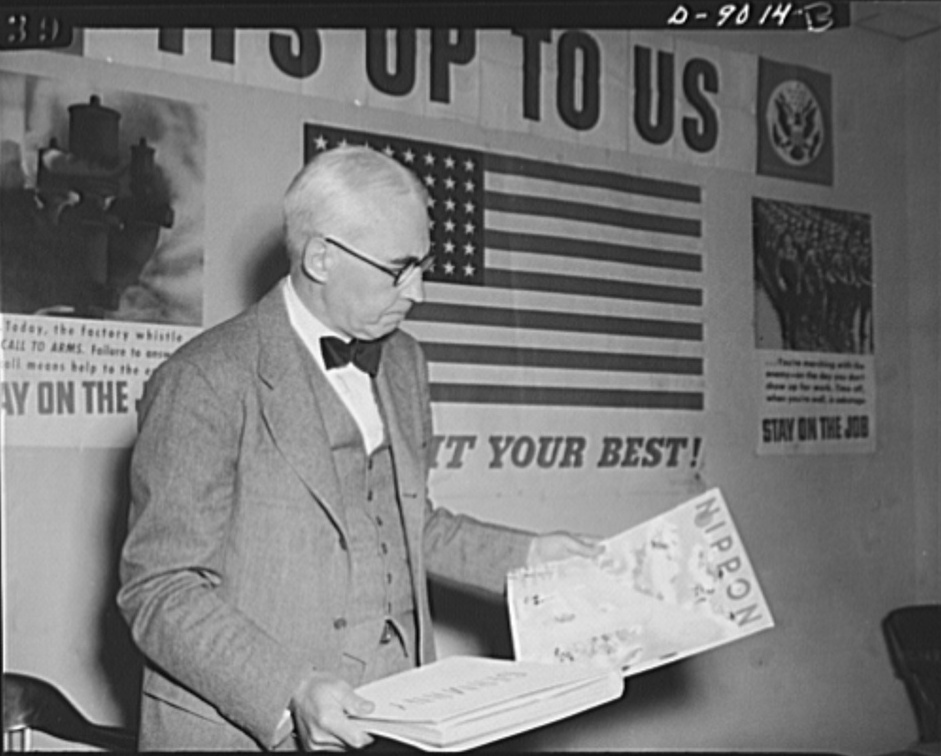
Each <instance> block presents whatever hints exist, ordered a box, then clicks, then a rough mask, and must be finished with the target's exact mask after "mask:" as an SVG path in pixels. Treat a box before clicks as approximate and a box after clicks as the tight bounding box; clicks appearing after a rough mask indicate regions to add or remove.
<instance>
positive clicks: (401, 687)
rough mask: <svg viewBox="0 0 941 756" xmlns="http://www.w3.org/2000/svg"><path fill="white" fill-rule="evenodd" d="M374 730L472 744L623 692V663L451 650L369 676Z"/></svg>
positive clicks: (421, 744) (459, 746)
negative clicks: (617, 666) (566, 662)
mask: <svg viewBox="0 0 941 756" xmlns="http://www.w3.org/2000/svg"><path fill="white" fill-rule="evenodd" d="M356 692H357V694H359V695H360V696H362V697H363V698H365V699H367V700H369V701H372V702H373V703H374V704H375V709H374V710H373V712H372V713H371V714H369V715H368V716H366V717H357V719H359V720H360V721H361V722H362V723H363V724H364V725H365V726H366V729H367V730H368V731H369V732H371V733H373V734H375V735H381V736H382V737H386V738H391V739H393V740H397V741H399V742H402V743H406V744H408V745H412V746H415V747H417V748H420V749H422V750H425V751H464V750H467V749H470V748H476V747H478V746H481V745H484V744H485V743H490V742H492V741H494V740H499V739H501V738H506V737H509V736H511V735H515V734H517V733H520V732H524V731H526V730H530V729H533V728H535V727H540V726H542V725H546V724H549V723H551V722H555V721H557V720H560V719H563V718H565V717H569V716H572V715H573V714H577V713H579V712H582V711H585V710H586V709H591V708H593V707H595V706H599V705H600V704H603V703H606V702H607V701H611V700H613V699H615V698H619V697H620V696H621V694H622V693H623V692H624V680H623V678H622V677H621V676H620V675H619V674H618V673H617V672H616V671H615V670H599V669H597V668H593V667H581V666H569V667H560V666H559V665H555V664H553V665H550V664H537V663H530V662H519V661H513V660H510V659H489V658H485V657H475V656H450V657H447V658H445V659H441V660H439V661H436V662H433V663H431V664H428V665H425V666H423V667H417V668H415V669H411V670H408V671H406V672H402V673H400V674H397V675H392V676H391V677H386V678H383V679H380V680H376V681H375V682H371V683H367V684H366V685H363V686H361V687H359V688H357V690H356Z"/></svg>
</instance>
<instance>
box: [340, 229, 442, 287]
mask: <svg viewBox="0 0 941 756" xmlns="http://www.w3.org/2000/svg"><path fill="white" fill-rule="evenodd" d="M324 241H325V242H327V243H328V244H332V245H333V246H334V247H338V248H339V249H342V250H343V251H344V252H347V253H348V254H351V255H353V257H356V258H358V259H360V260H362V261H363V262H364V263H368V264H369V265H372V266H373V267H374V268H375V269H376V270H381V271H382V272H383V273H385V274H386V275H388V276H392V285H393V286H400V285H401V284H402V282H403V281H405V280H406V279H407V278H408V277H409V276H410V275H411V274H412V273H413V272H415V271H416V270H418V271H421V272H422V273H425V272H426V271H428V270H430V269H431V266H432V265H434V263H435V256H434V252H429V253H428V254H427V255H425V256H424V257H412V258H409V260H408V262H406V263H405V264H404V265H402V266H401V267H398V268H389V267H386V266H385V265H383V264H382V263H381V262H379V261H378V260H375V259H373V258H372V257H370V256H369V255H366V254H363V253H362V252H357V251H356V250H355V249H350V248H349V247H347V246H346V245H345V244H342V243H341V242H338V241H337V240H336V239H334V238H333V237H332V236H325V237H324Z"/></svg>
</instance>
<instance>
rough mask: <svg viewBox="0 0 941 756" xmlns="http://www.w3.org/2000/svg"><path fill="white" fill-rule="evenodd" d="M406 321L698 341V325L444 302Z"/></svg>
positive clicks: (417, 310)
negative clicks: (575, 315) (574, 315)
mask: <svg viewBox="0 0 941 756" xmlns="http://www.w3.org/2000/svg"><path fill="white" fill-rule="evenodd" d="M409 318H410V319H412V320H418V321H423V320H426V321H432V322H439V323H463V324H473V325H487V326H503V327H505V328H538V329H542V330H552V331H576V332H587V333H608V334H612V335H616V336H649V337H651V338H658V339H681V340H686V341H702V334H703V327H702V324H701V323H695V322H682V321H681V322H676V321H669V320H652V319H644V318H607V317H602V316H597V315H584V314H579V315H578V316H577V317H573V315H572V313H570V312H557V311H551V312H550V311H543V310H518V309H511V308H505V307H473V306H467V305H452V304H447V303H444V302H422V303H421V304H418V305H415V307H414V308H412V310H411V312H410V313H409Z"/></svg>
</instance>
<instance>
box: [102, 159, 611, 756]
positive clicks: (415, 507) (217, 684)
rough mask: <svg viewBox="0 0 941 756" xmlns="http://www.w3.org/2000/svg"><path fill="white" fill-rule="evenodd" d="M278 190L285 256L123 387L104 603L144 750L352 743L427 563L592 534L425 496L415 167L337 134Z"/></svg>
mask: <svg viewBox="0 0 941 756" xmlns="http://www.w3.org/2000/svg"><path fill="white" fill-rule="evenodd" d="M284 212H285V235H286V246H287V250H288V254H289V257H290V272H289V275H288V276H287V277H286V278H285V280H284V281H282V282H281V283H279V284H278V285H277V286H275V288H274V289H273V290H272V291H271V292H269V293H268V294H267V295H266V296H265V297H263V298H262V299H261V300H260V301H259V302H258V303H257V304H255V305H254V306H252V307H250V308H249V309H247V310H246V311H245V312H243V313H241V314H240V315H238V316H236V317H235V318H233V319H232V320H229V321H227V322H225V323H222V324H220V325H218V326H216V327H214V328H212V329H209V330H208V331H206V332H205V333H203V334H201V335H200V336H199V337H197V338H195V339H193V340H192V341H191V342H190V343H188V344H186V345H185V346H183V347H182V348H181V349H179V350H178V351H177V353H176V354H174V355H173V356H172V357H171V358H170V359H168V360H167V361H166V362H165V363H163V365H161V367H160V368H159V369H158V370H157V371H156V372H155V373H154V375H153V377H152V379H151V380H150V382H149V383H148V386H147V390H146V392H145V396H144V400H143V402H142V404H141V412H140V418H141V421H140V433H139V437H138V440H137V443H136V445H135V449H134V454H133V459H132V465H131V493H132V504H131V513H130V528H129V533H128V537H127V541H126V543H125V546H124V550H123V553H122V561H121V581H122V585H121V589H120V592H119V594H118V603H119V605H120V607H121V609H122V611H123V613H124V615H125V617H126V618H127V621H128V623H129V625H130V627H131V631H132V634H133V637H134V639H135V642H136V643H137V644H138V646H139V647H140V649H141V650H142V652H143V653H144V655H145V657H146V658H147V660H148V664H147V668H146V670H145V675H144V682H143V696H142V704H141V726H140V731H141V735H140V746H141V748H142V749H181V748H185V749H225V750H234V749H239V750H258V749H260V748H266V749H267V748H284V749H288V748H291V749H296V748H311V749H313V748H321V747H326V748H338V747H362V746H365V745H367V744H369V743H370V742H371V738H370V737H369V735H368V734H367V733H365V732H364V731H363V729H362V727H361V726H360V725H359V724H358V723H357V721H356V719H355V717H351V716H350V715H355V714H358V713H359V714H366V713H368V712H369V711H370V710H371V704H370V703H369V702H368V701H365V700H363V699H362V698H360V697H359V696H357V695H356V694H355V693H354V692H353V689H354V688H355V687H356V686H358V685H360V684H361V683H363V682H367V681H369V680H373V679H376V678H379V677H383V676H386V675H389V674H393V673H395V672H398V671H402V670H405V669H408V668H410V667H412V666H414V665H416V664H422V663H425V662H428V661H430V660H431V659H433V655H434V642H433V635H432V628H431V618H430V614H429V607H428V596H427V587H426V581H427V577H428V576H429V575H430V576H432V577H441V578H444V579H448V580H451V581H458V582H461V583H465V584H468V585H471V586H475V587H477V588H482V589H485V590H489V591H493V592H497V593H500V592H502V591H503V589H504V582H505V576H506V573H507V571H509V570H511V569H513V568H515V567H519V566H522V565H524V564H527V563H529V564H534V563H539V562H542V561H547V560H550V559H557V558H562V557H566V556H569V555H573V554H579V555H591V554H594V553H595V552H596V551H597V549H598V547H597V546H596V545H595V544H594V543H593V542H592V541H591V539H584V538H579V537H576V536H571V535H568V534H565V533H550V534H546V535H540V536H534V535H533V534H531V533H526V532H523V531H519V530H513V529H510V528H506V527H501V526H496V525H493V524H488V523H484V522H480V521H477V520H474V519H472V518H470V517H466V516H461V515H455V514H453V513H451V512H449V511H447V510H445V509H443V508H434V507H432V505H431V503H430V502H429V499H428V491H427V478H428V456H429V455H428V450H429V447H430V445H431V441H432V428H431V410H430V401H429V389H428V378H427V368H426V364H425V361H424V358H423V356H422V353H421V350H420V348H419V346H418V344H417V343H416V342H415V341H414V340H413V339H412V338H411V337H410V336H408V335H407V334H405V333H404V332H402V331H400V330H398V327H399V325H400V324H401V323H402V321H403V320H404V319H405V316H406V315H407V313H408V311H409V309H410V308H411V306H412V305H413V304H414V303H416V302H420V301H421V300H422V298H423V295H424V292H423V284H422V272H423V270H425V269H427V267H428V265H429V264H430V257H429V256H428V255H427V254H426V253H427V251H428V247H429V238H428V216H427V212H426V197H425V193H424V190H423V188H422V187H421V185H420V184H419V182H418V181H417V180H416V178H415V177H414V175H413V174H412V173H411V172H410V171H408V170H407V169H406V168H404V167H403V166H401V165H399V164H398V163H397V162H396V161H394V160H392V159H390V158H388V157H385V156H383V155H381V154H380V153H378V152H374V151H372V150H370V149H368V148H354V147H349V148H338V149H335V150H331V151H328V152H325V153H322V154H321V155H319V156H318V157H317V158H316V159H315V160H313V161H312V162H311V163H309V164H308V165H307V166H306V167H305V168H304V169H303V170H302V171H301V172H300V173H299V174H298V176H297V177H296V178H295V179H294V181H293V182H292V183H291V185H290V187H289V188H288V191H287V193H286V196H285V200H284ZM292 735H293V737H291V736H292Z"/></svg>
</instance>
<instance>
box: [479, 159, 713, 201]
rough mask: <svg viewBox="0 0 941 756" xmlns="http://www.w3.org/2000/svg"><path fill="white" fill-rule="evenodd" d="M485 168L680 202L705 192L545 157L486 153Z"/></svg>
mask: <svg viewBox="0 0 941 756" xmlns="http://www.w3.org/2000/svg"><path fill="white" fill-rule="evenodd" d="M483 157H484V170H485V171H490V172H493V173H508V174H513V175H516V176H526V177H528V178H534V179H548V180H550V181H559V182H565V183H569V184H575V185H576V186H581V185H584V186H595V187H599V188H604V189H614V190H617V191H619V192H625V193H628V194H645V195H648V196H650V197H663V198H665V199H671V200H676V201H678V202H693V203H699V202H700V201H701V196H702V192H701V190H700V188H699V187H698V186H695V185H693V184H682V183H679V182H677V181H668V180H665V179H651V178H644V177H642V176H631V175H628V174H626V173H615V172H613V171H608V170H604V169H597V168H584V167H579V166H574V165H565V164H563V163H547V162H545V161H542V160H535V159H532V158H524V157H519V156H517V155H500V154H497V153H486V154H485V155H484V156H483Z"/></svg>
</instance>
